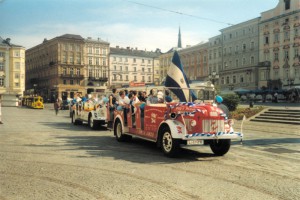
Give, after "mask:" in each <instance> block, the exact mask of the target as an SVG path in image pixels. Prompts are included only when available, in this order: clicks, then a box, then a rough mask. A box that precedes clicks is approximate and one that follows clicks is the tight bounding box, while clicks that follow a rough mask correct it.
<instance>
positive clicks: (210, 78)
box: [208, 71, 219, 85]
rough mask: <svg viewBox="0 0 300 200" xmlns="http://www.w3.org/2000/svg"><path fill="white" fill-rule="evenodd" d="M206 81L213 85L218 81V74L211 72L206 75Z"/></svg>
mask: <svg viewBox="0 0 300 200" xmlns="http://www.w3.org/2000/svg"><path fill="white" fill-rule="evenodd" d="M208 79H209V80H210V81H211V82H212V84H213V85H214V84H215V80H218V79H219V74H217V72H215V71H213V72H212V73H211V74H209V75H208Z"/></svg>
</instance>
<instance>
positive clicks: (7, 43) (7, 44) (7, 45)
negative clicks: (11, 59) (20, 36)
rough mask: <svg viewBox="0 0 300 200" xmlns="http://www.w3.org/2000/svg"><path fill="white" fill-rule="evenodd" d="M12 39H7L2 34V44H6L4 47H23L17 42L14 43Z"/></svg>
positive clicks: (0, 39)
mask: <svg viewBox="0 0 300 200" xmlns="http://www.w3.org/2000/svg"><path fill="white" fill-rule="evenodd" d="M10 41H11V39H10V38H6V39H3V38H2V37H1V36H0V46H2V47H3V46H4V47H23V46H21V45H16V44H13V43H11V42H10Z"/></svg>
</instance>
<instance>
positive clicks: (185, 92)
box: [165, 51, 197, 102]
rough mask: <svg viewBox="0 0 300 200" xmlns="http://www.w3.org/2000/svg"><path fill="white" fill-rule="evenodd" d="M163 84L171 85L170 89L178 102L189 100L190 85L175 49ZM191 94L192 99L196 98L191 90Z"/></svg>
mask: <svg viewBox="0 0 300 200" xmlns="http://www.w3.org/2000/svg"><path fill="white" fill-rule="evenodd" d="M165 86H166V87H173V88H170V90H171V91H172V92H173V93H174V94H175V95H176V96H177V97H178V99H179V100H180V102H188V101H189V95H190V90H189V89H188V88H189V87H190V85H189V82H188V80H187V77H186V75H185V73H184V71H183V66H182V64H181V61H180V57H179V55H178V53H177V51H175V52H174V55H173V58H172V62H171V66H170V68H169V70H168V73H167V77H166V81H165ZM175 88H181V89H175ZM191 96H192V100H193V101H194V100H196V99H197V98H196V95H195V94H194V93H193V92H192V91H191Z"/></svg>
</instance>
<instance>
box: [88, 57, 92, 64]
mask: <svg viewBox="0 0 300 200" xmlns="http://www.w3.org/2000/svg"><path fill="white" fill-rule="evenodd" d="M92 64H93V58H92V57H89V65H92Z"/></svg>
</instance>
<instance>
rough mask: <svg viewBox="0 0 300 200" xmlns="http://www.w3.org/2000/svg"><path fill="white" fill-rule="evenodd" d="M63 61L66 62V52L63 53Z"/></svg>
mask: <svg viewBox="0 0 300 200" xmlns="http://www.w3.org/2000/svg"><path fill="white" fill-rule="evenodd" d="M63 63H67V52H64V53H63Z"/></svg>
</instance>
